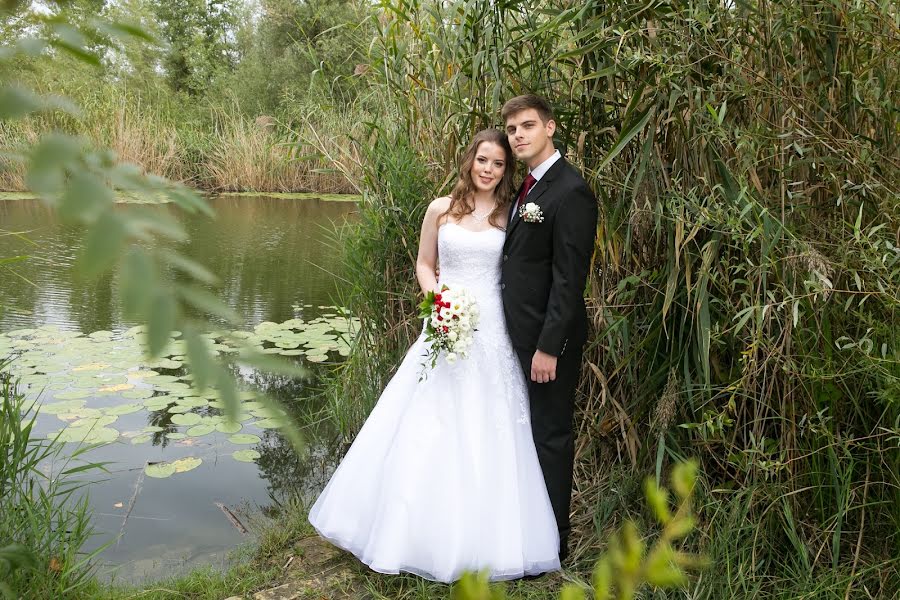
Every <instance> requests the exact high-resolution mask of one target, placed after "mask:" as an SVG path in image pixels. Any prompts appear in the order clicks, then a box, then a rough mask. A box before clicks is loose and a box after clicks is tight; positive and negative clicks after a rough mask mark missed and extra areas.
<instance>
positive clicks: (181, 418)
mask: <svg viewBox="0 0 900 600" xmlns="http://www.w3.org/2000/svg"><path fill="white" fill-rule="evenodd" d="M172 422H173V423H175V424H176V425H196V424H197V423H199V422H200V415H198V414H196V413H184V414H176V415H172Z"/></svg>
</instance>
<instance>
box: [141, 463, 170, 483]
mask: <svg viewBox="0 0 900 600" xmlns="http://www.w3.org/2000/svg"><path fill="white" fill-rule="evenodd" d="M144 473H146V474H147V477H156V478H157V479H165V478H166V477H171V476H172V475H174V474H175V466H174V465H173V464H172V463H164V462H163V463H156V464H155V465H147V466H146V467H144Z"/></svg>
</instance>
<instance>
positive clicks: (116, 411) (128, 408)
mask: <svg viewBox="0 0 900 600" xmlns="http://www.w3.org/2000/svg"><path fill="white" fill-rule="evenodd" d="M139 410H144V405H143V404H137V403H134V404H120V405H118V406H112V407H110V408H107V409H106V411H105V412H106V414H108V415H130V414H131V413H136V412H137V411H139Z"/></svg>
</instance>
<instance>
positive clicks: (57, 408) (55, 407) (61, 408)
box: [40, 400, 84, 415]
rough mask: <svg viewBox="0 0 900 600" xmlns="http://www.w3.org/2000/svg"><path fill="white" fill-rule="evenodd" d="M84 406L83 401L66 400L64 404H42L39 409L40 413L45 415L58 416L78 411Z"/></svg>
mask: <svg viewBox="0 0 900 600" xmlns="http://www.w3.org/2000/svg"><path fill="white" fill-rule="evenodd" d="M83 406H84V400H67V401H65V402H53V403H51V404H44V405H43V406H41V407H40V411H41V413H43V414H45V415H58V414H61V413H68V412H73V411H75V410H78V409H79V408H82V407H83Z"/></svg>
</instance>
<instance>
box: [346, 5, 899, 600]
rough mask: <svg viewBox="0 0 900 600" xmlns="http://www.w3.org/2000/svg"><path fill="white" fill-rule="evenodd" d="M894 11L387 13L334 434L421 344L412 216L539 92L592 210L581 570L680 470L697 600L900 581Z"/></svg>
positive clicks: (460, 9) (668, 8) (512, 8)
mask: <svg viewBox="0 0 900 600" xmlns="http://www.w3.org/2000/svg"><path fill="white" fill-rule="evenodd" d="M898 18H900V13H898V11H897V7H896V6H895V5H893V4H892V3H886V2H863V3H859V2H849V1H840V0H836V1H829V2H813V1H800V2H795V1H790V2H788V1H786V0H784V1H781V0H779V1H757V2H738V3H714V2H696V1H687V2H654V3H644V4H629V3H595V2H589V3H569V2H563V1H560V2H551V3H550V5H548V4H547V3H545V2H537V1H536V0H510V1H508V2H502V3H498V2H491V1H489V0H484V1H481V0H474V1H472V2H465V3H461V2H457V3H449V4H448V3H443V2H437V1H433V0H395V1H392V2H387V3H385V4H384V8H383V10H382V12H381V13H380V14H379V15H378V16H377V17H376V18H375V22H376V24H377V27H378V34H377V37H376V39H375V40H373V43H372V45H371V48H372V51H371V57H370V60H371V65H370V66H371V69H370V70H369V72H368V77H369V82H370V86H371V88H372V89H373V90H377V92H373V93H378V94H380V97H382V98H383V99H384V106H383V108H382V109H381V113H382V114H383V116H382V117H380V118H379V119H378V120H377V125H378V126H377V127H375V128H373V129H372V132H371V134H370V135H368V136H363V137H359V138H358V139H357V145H358V148H359V150H360V154H359V162H358V164H357V167H358V168H360V169H361V170H363V172H364V173H365V177H364V178H363V186H364V194H365V198H366V202H365V204H364V207H363V218H362V220H361V221H360V223H359V225H358V228H357V229H355V230H354V231H352V233H351V235H350V237H349V238H348V241H347V245H346V250H347V252H346V257H347V258H346V261H347V264H348V269H347V277H348V279H349V280H350V291H349V295H350V297H349V299H348V305H349V306H350V307H351V308H352V309H353V310H354V312H355V313H356V316H358V317H359V318H360V319H361V320H362V322H363V323H364V324H365V325H364V328H365V331H366V333H367V335H365V336H361V337H360V338H359V339H360V340H361V342H360V345H359V347H358V348H357V349H356V351H355V352H354V354H353V355H352V356H351V359H350V361H349V363H348V365H347V367H346V368H345V372H344V373H343V374H342V377H341V378H340V381H338V382H337V384H336V385H337V387H336V389H335V391H334V395H335V397H338V398H341V402H342V403H343V404H344V405H351V406H353V407H354V410H353V411H344V412H342V413H341V414H342V415H344V419H345V425H346V427H345V430H346V431H347V432H349V433H352V432H353V431H354V430H355V428H357V427H358V426H359V425H360V424H361V421H362V419H363V418H364V416H365V414H367V408H368V406H369V405H370V403H371V401H372V400H373V396H374V394H376V393H377V390H378V388H379V387H380V385H382V384H383V382H384V381H385V379H386V378H387V377H388V376H389V375H390V373H389V366H390V365H393V364H396V362H395V361H396V360H397V359H398V358H399V356H400V354H401V352H402V350H403V349H405V348H406V347H407V345H408V344H409V342H410V341H411V339H412V338H413V337H414V336H415V335H416V334H417V333H418V327H417V325H418V324H417V323H415V322H413V321H412V315H413V314H414V311H413V309H412V306H413V302H414V299H413V296H414V294H415V292H416V290H415V287H414V282H415V278H414V271H413V266H414V255H415V249H414V248H415V243H416V239H417V232H418V227H419V225H420V221H421V215H422V211H423V210H424V207H425V206H426V205H427V203H428V201H429V200H430V199H431V198H433V197H434V196H436V195H439V194H441V193H446V191H448V187H449V183H450V181H451V180H452V178H453V175H454V174H453V169H454V168H455V162H456V157H457V155H458V153H459V152H460V150H461V148H462V147H463V146H464V145H465V143H466V142H467V140H468V139H469V137H470V136H471V135H472V133H474V132H475V131H476V130H477V129H479V128H481V127H484V126H488V125H497V124H499V123H498V119H499V108H500V106H501V105H502V103H503V101H504V100H506V99H508V98H510V97H512V96H514V95H517V94H520V93H526V92H535V93H540V94H543V95H545V96H547V97H548V98H549V99H550V100H551V102H552V103H553V105H554V106H555V107H556V108H557V123H558V133H557V140H556V141H557V145H558V146H559V147H560V148H561V149H563V150H564V152H565V153H566V155H567V157H568V158H569V159H570V160H571V161H573V162H574V163H576V164H577V165H578V166H579V167H580V168H581V169H582V171H583V172H584V174H585V177H586V178H587V179H588V181H589V183H590V184H591V185H592V187H593V189H594V191H595V192H596V194H597V196H598V199H599V201H600V203H601V206H602V210H601V219H600V223H599V225H598V231H597V238H596V248H595V255H594V265H593V267H594V268H593V269H592V273H591V277H590V281H589V285H588V289H587V291H586V292H587V300H588V305H589V309H590V312H591V316H592V321H593V330H592V336H591V340H590V342H589V345H588V347H587V349H586V354H585V366H584V369H583V372H582V379H581V384H580V387H579V407H580V408H579V414H578V417H577V422H576V427H577V430H578V442H577V444H576V447H577V448H578V450H577V464H576V475H577V481H576V497H575V503H574V511H575V514H576V519H575V521H574V523H575V525H576V528H577V533H578V540H577V542H576V544H575V546H576V547H575V548H574V550H573V553H572V554H573V557H574V559H575V561H576V562H577V561H578V559H588V558H591V557H593V556H596V555H597V553H598V552H599V550H600V549H601V548H602V541H601V540H603V539H605V535H604V532H605V531H608V530H610V529H611V528H613V527H616V526H617V525H618V524H619V523H620V522H621V521H622V520H623V518H624V517H625V516H626V515H629V514H630V513H631V512H632V510H633V509H632V508H631V507H632V506H633V504H634V502H633V500H634V499H636V498H637V497H639V492H640V486H639V484H637V483H636V482H635V480H634V473H636V472H642V471H643V470H644V469H650V470H653V471H656V473H657V475H659V473H660V472H661V471H662V470H663V469H665V468H666V467H667V465H668V464H669V463H670V462H672V461H673V460H675V459H679V458H681V457H684V456H688V455H695V456H699V457H701V459H702V461H701V470H702V472H703V473H704V480H705V481H706V482H707V486H708V488H707V489H706V490H705V493H704V494H703V497H702V503H701V506H700V507H699V508H698V519H699V524H700V530H701V531H702V532H704V534H705V539H704V541H703V542H702V543H703V544H705V545H707V546H709V548H710V550H711V552H709V555H710V558H711V559H712V560H713V561H714V562H715V563H717V565H718V566H717V568H716V571H717V572H718V573H721V574H720V575H718V576H716V577H704V578H701V580H700V582H699V583H698V585H697V589H696V590H695V592H694V595H693V596H692V597H698V598H700V597H703V598H723V597H729V598H786V597H798V596H802V597H821V598H832V597H834V598H838V597H840V598H845V597H851V596H852V595H854V594H859V597H872V598H876V597H877V598H881V597H884V598H888V597H893V596H894V595H895V594H897V593H900V590H898V586H900V584H898V582H900V563H898V559H897V557H898V556H900V443H898V440H900V328H898V327H897V323H898V303H900V295H898V292H897V290H898V289H900V239H898V236H897V232H898V230H900V202H898V190H900V168H898V167H900V159H898V156H900V153H898V138H897V136H896V132H897V131H898V125H900V119H898V113H897V111H896V105H897V102H898V78H900V76H898V73H900V69H898V68H900V64H898V63H900V58H898V57H900V33H898V26H897V23H898ZM350 162H352V161H350ZM411 173H415V174H417V177H420V178H421V179H417V178H411V177H410V176H409V174H411ZM351 414H352V420H351V419H349V418H347V415H351ZM701 537H703V536H701ZM790 594H793V595H790Z"/></svg>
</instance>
